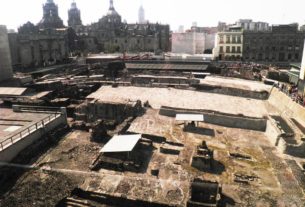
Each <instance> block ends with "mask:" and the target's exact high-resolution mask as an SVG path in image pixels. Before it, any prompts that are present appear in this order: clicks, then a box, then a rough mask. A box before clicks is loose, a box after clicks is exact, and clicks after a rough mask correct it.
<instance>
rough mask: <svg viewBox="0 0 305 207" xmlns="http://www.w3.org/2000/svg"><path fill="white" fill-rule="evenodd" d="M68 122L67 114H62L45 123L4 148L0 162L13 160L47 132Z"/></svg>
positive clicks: (0, 155) (0, 153)
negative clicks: (42, 126)
mask: <svg viewBox="0 0 305 207" xmlns="http://www.w3.org/2000/svg"><path fill="white" fill-rule="evenodd" d="M62 124H67V119H66V116H64V115H61V116H59V117H57V118H56V119H54V120H53V121H51V122H49V123H48V124H46V125H45V127H44V128H39V129H38V130H36V131H35V132H33V133H31V134H29V135H28V136H26V137H24V138H22V139H21V140H19V141H17V142H16V143H14V144H13V145H11V146H9V147H8V148H6V149H4V150H3V151H1V152H0V162H10V161H12V160H13V159H14V158H15V157H16V156H17V155H18V154H19V153H20V152H21V151H22V150H24V149H25V148H27V147H28V146H30V145H31V144H32V143H34V142H35V141H37V140H39V139H40V138H42V137H43V136H46V133H48V132H50V131H52V130H54V129H55V128H56V127H58V126H60V125H62Z"/></svg>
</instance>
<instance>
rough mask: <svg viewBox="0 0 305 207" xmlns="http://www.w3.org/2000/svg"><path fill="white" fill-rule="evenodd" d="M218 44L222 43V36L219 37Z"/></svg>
mask: <svg viewBox="0 0 305 207" xmlns="http://www.w3.org/2000/svg"><path fill="white" fill-rule="evenodd" d="M219 43H223V36H222V35H220V36H219Z"/></svg>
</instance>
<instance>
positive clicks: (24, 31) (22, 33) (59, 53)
mask: <svg viewBox="0 0 305 207" xmlns="http://www.w3.org/2000/svg"><path fill="white" fill-rule="evenodd" d="M71 32H72V33H73V31H69V29H68V28H66V27H64V24H63V21H62V20H61V19H60V17H59V16H58V6H57V5H56V4H55V3H54V2H53V0H47V2H46V4H44V5H43V18H42V20H41V21H40V22H39V23H38V24H37V25H34V24H33V23H31V22H27V23H26V24H24V25H22V26H21V27H20V28H19V29H18V33H11V34H9V43H10V48H11V55H12V64H13V65H14V66H15V67H22V68H23V67H25V68H26V67H38V66H43V65H44V66H46V65H50V64H56V63H61V62H64V61H65V60H66V59H67V58H68V54H69V33H71ZM70 36H71V35H70Z"/></svg>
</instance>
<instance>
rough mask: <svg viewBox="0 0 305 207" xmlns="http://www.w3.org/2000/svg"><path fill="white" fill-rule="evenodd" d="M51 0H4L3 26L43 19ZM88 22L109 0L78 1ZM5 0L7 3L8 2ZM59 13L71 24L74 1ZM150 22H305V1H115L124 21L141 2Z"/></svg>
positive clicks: (66, 1) (134, 17)
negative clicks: (43, 11)
mask: <svg viewBox="0 0 305 207" xmlns="http://www.w3.org/2000/svg"><path fill="white" fill-rule="evenodd" d="M46 1H47V0H0V25H1V24H2V25H6V26H7V28H8V29H15V30H16V29H17V28H18V27H20V26H21V25H22V24H24V23H26V22H27V21H30V22H32V23H35V24H36V23H38V22H39V21H40V19H41V18H42V5H43V3H45V2H46ZM75 1H76V3H77V6H78V8H79V9H80V10H81V17H82V20H83V23H84V24H90V23H93V22H97V21H98V20H99V19H100V18H101V17H102V16H103V15H105V14H106V12H107V10H108V8H109V0H75ZM4 2H5V3H4ZM54 2H55V3H56V4H57V5H58V6H59V15H60V17H61V18H62V19H63V20H64V23H65V25H67V19H68V13H67V11H68V9H69V8H70V5H71V2H72V0H54ZM141 4H142V5H143V7H144V9H145V18H146V19H147V20H149V22H159V23H163V24H169V25H170V26H171V30H173V31H176V30H178V28H179V26H180V25H183V26H184V28H185V29H188V28H190V27H191V26H192V23H193V22H196V23H197V25H198V26H217V24H218V22H219V21H222V22H227V23H234V22H236V20H238V19H253V20H254V21H263V22H268V23H270V24H288V23H293V22H297V23H299V24H300V25H303V24H305V13H304V8H305V0H114V6H115V8H116V10H117V11H118V12H119V14H120V15H121V16H122V19H123V20H126V21H127V22H128V23H135V22H137V21H138V10H139V7H140V5H141Z"/></svg>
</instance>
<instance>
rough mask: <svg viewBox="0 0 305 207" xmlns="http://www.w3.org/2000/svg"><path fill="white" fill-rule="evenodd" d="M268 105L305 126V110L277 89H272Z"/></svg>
mask: <svg viewBox="0 0 305 207" xmlns="http://www.w3.org/2000/svg"><path fill="white" fill-rule="evenodd" d="M268 104H270V105H271V106H273V107H275V108H276V109H277V110H279V113H280V114H283V115H285V116H287V117H288V118H294V119H296V120H297V121H298V122H299V123H301V124H302V125H303V126H305V108H304V107H303V106H301V105H299V104H297V103H296V102H294V101H293V100H292V99H291V98H290V97H288V96H287V95H286V94H284V93H282V92H281V91H279V90H278V89H277V88H273V89H272V92H271V94H270V97H269V99H268Z"/></svg>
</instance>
